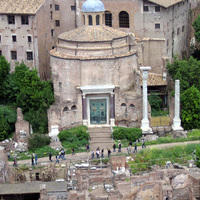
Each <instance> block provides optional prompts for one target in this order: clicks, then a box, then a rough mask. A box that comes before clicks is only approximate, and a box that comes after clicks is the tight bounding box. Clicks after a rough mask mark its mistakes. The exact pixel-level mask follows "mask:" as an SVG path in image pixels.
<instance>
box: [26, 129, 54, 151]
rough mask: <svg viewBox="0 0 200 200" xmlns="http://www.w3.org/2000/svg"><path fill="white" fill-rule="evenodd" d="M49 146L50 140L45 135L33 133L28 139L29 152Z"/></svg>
mask: <svg viewBox="0 0 200 200" xmlns="http://www.w3.org/2000/svg"><path fill="white" fill-rule="evenodd" d="M49 144H50V138H49V137H47V136H46V135H42V134H38V133H35V134H33V135H32V136H31V137H30V138H29V146H28V148H29V150H32V151H34V150H35V149H37V148H41V147H44V146H46V145H49Z"/></svg>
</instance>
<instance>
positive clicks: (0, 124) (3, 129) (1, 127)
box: [0, 111, 9, 141]
mask: <svg viewBox="0 0 200 200" xmlns="http://www.w3.org/2000/svg"><path fill="white" fill-rule="evenodd" d="M8 131H9V124H8V123H7V121H6V119H5V118H4V115H3V113H2V112H1V111H0V141H1V140H4V139H6V138H7V136H8Z"/></svg>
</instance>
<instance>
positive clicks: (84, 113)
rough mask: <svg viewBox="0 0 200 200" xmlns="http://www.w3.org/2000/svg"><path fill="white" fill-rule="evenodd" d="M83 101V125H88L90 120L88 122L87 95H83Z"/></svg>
mask: <svg viewBox="0 0 200 200" xmlns="http://www.w3.org/2000/svg"><path fill="white" fill-rule="evenodd" d="M82 97H83V99H82V102H83V104H82V106H83V110H82V111H83V125H86V126H87V125H88V120H87V103H86V97H85V95H82Z"/></svg>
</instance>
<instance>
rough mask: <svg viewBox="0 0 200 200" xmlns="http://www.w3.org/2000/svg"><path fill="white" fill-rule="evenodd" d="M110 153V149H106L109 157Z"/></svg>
mask: <svg viewBox="0 0 200 200" xmlns="http://www.w3.org/2000/svg"><path fill="white" fill-rule="evenodd" d="M110 154H111V150H110V149H108V157H110Z"/></svg>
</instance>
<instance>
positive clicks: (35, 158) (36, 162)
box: [35, 154, 38, 165]
mask: <svg viewBox="0 0 200 200" xmlns="http://www.w3.org/2000/svg"><path fill="white" fill-rule="evenodd" d="M37 159H38V157H37V154H35V165H37Z"/></svg>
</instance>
